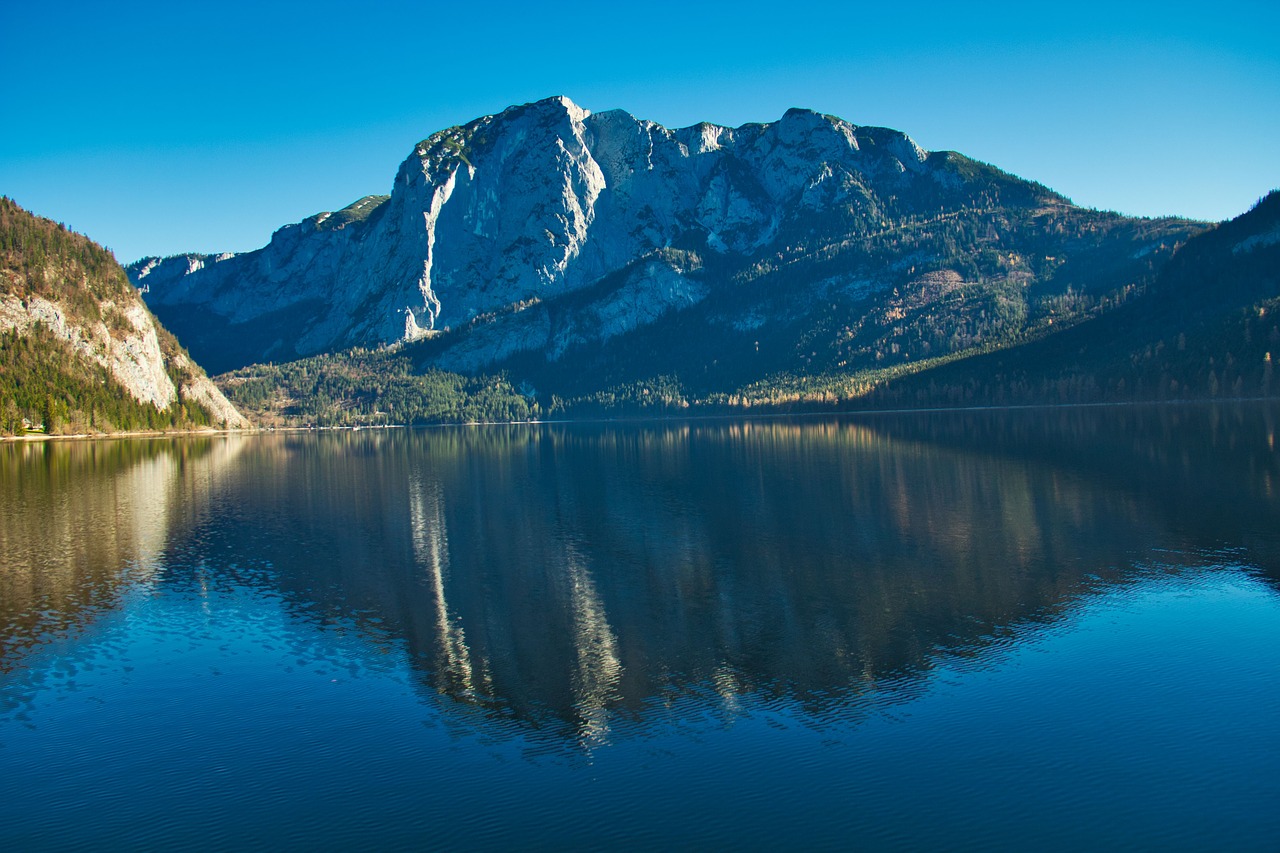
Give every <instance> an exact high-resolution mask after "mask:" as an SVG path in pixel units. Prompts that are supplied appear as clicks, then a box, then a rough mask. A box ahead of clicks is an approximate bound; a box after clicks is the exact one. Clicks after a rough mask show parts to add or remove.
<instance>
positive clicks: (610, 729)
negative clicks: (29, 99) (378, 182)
mask: <svg viewBox="0 0 1280 853" xmlns="http://www.w3.org/2000/svg"><path fill="white" fill-rule="evenodd" d="M1277 414H1280V413H1278V412H1277V410H1276V409H1275V408H1274V407H1269V406H1261V405H1254V406H1239V407H1233V408H1231V407H1222V408H1211V407H1194V408H1185V409H1176V408H1169V407H1156V408H1150V409H1143V408H1134V409H1115V410H1067V411H1058V412H1020V413H1019V412H1004V413H969V414H934V415H915V416H881V417H874V418H870V417H869V418H861V419H856V418H848V419H838V420H837V419H833V420H796V421H756V422H716V421H711V422H696V423H688V424H643V425H626V426H602V425H549V426H530V427H511V428H507V427H500V428H477V429H449V430H431V431H416V432H383V431H376V432H369V431H364V432H359V433H337V434H319V435H317V434H308V435H265V436H248V437H241V438H234V437H233V438H216V439H181V440H165V441H154V442H144V441H132V442H96V443H81V444H73V443H61V444H49V445H44V446H40V445H28V446H13V445H10V446H5V447H0V501H2V506H3V519H2V520H0V555H2V557H0V559H2V562H0V848H3V849H13V850H59V849H73V848H74V849H85V848H92V849H136V848H139V847H152V848H165V849H182V848H199V849H211V848H230V849H272V850H278V849H305V850H314V849H350V848H352V847H357V848H379V849H396V848H400V849H421V848H427V849H510V848H512V847H516V848H533V849H566V848H605V847H608V848H614V847H624V848H655V847H658V848H669V847H678V848H705V847H717V848H727V847H733V848H747V849H776V848H779V847H783V848H797V847H825V848H841V849H848V848H851V847H852V848H859V849H921V848H940V847H941V848H947V849H972V850H992V849H1057V850H1078V849H1081V848H1084V847H1088V846H1094V847H1097V846H1102V847H1104V848H1107V849H1114V848H1137V849H1161V850H1168V849H1190V850H1220V849H1232V850H1276V849H1277V848H1278V847H1280V845H1278V843H1277V840H1276V839H1278V838H1280V726H1277V725H1276V724H1275V721H1276V720H1277V719H1280V677H1277V674H1278V672H1280V667H1278V666H1277V664H1278V663H1280V494H1277V488H1280V458H1278V457H1277V454H1276V452H1275V449H1274V433H1275V428H1276V426H1277V420H1278V418H1277Z"/></svg>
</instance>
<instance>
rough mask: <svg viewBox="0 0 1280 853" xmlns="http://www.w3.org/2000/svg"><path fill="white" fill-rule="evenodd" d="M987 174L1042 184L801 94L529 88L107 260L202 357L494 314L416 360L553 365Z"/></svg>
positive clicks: (316, 347) (981, 185)
mask: <svg viewBox="0 0 1280 853" xmlns="http://www.w3.org/2000/svg"><path fill="white" fill-rule="evenodd" d="M966 162H967V163H971V162H972V161H966ZM993 175H995V176H996V178H998V180H997V183H1000V186H1001V187H1002V188H1003V190H1004V191H1005V193H1006V195H1010V194H1019V193H1020V194H1022V195H1025V196H1027V197H1028V198H1031V197H1033V196H1034V197H1052V198H1054V199H1057V197H1056V196H1052V194H1051V193H1048V192H1047V191H1045V190H1044V189H1043V188H1038V187H1035V186H1034V185H1031V184H1028V183H1026V182H1022V181H1018V180H1017V179H1014V178H1011V177H1010V176H1007V175H1003V174H1002V173H998V172H996V171H995V170H989V169H988V170H987V171H985V172H982V174H981V178H982V179H981V180H975V179H973V176H972V175H971V174H968V173H965V174H962V173H961V171H959V170H958V167H957V165H956V161H955V160H954V158H952V157H948V156H945V155H929V154H927V153H926V152H925V151H923V150H921V149H920V147H919V146H917V145H916V144H915V143H914V142H912V140H911V139H910V138H909V137H907V136H906V135H904V134H902V133H899V132H897V131H893V130H888V129H884V128H868V127H858V126H855V125H852V124H850V123H848V122H845V121H843V120H840V119H837V118H834V117H832V116H825V115H820V114H818V113H815V112H810V111H806V110H791V111H789V112H787V113H786V114H785V115H784V116H783V117H782V118H781V119H779V120H778V121H776V122H773V123H771V124H750V125H744V126H743V127H739V128H726V127H718V126H715V125H710V124H705V123H704V124H699V125H695V126H693V127H687V128H682V129H677V130H671V129H668V128H665V127H662V126H661V125H658V124H655V123H653V122H650V121H644V120H641V119H637V118H635V117H633V116H631V115H629V114H628V113H625V112H622V111H620V110H614V111H610V112H604V113H598V114H590V113H588V112H587V111H586V110H584V109H582V108H580V107H578V106H577V105H576V104H574V103H573V102H572V101H570V100H568V99H567V98H562V97H558V98H549V99H547V100H543V101H539V102H537V103H533V104H526V105H522V106H516V107H511V108H509V109H507V110H505V111H503V112H502V113H500V114H497V115H492V116H485V117H483V118H480V119H477V120H476V121H473V122H471V123H470V124H467V125H465V126H463V127H454V128H450V129H448V130H444V131H441V132H439V133H436V134H434V135H432V136H430V137H429V138H427V139H425V140H423V141H422V142H420V143H418V144H417V145H416V146H414V148H413V151H412V152H411V153H410V155H409V157H408V158H407V159H406V160H405V161H404V163H403V164H402V165H401V166H400V169H399V171H398V173H397V174H396V177H395V181H394V185H393V187H392V189H391V193H390V195H389V196H370V197H367V198H365V199H361V200H360V201H358V202H356V203H355V204H353V205H351V206H350V207H348V208H346V209H344V210H342V211H339V212H337V213H333V214H329V213H324V214H318V215H316V216H313V217H310V218H308V219H307V220H304V221H303V222H301V223H298V224H295V225H289V226H285V227H284V228H281V229H280V230H279V231H277V232H276V233H275V235H273V237H272V239H271V242H270V243H269V244H268V245H267V246H265V247H263V248H262V249H259V250H257V251H254V252H248V253H245V254H240V255H221V256H180V257H175V258H168V259H163V260H162V259H156V258H145V259H143V260H140V261H138V262H136V263H135V264H133V265H132V266H131V267H130V268H129V272H130V276H131V278H132V279H133V281H134V282H135V283H136V284H137V285H139V287H142V288H143V289H144V290H145V292H146V298H147V301H148V302H149V304H150V305H151V306H152V308H153V310H155V311H157V313H158V314H159V315H160V317H161V319H162V320H164V321H165V322H166V324H167V325H169V326H170V328H173V329H174V330H175V331H176V333H177V334H178V335H179V337H180V338H181V339H182V340H183V342H184V343H185V344H186V345H187V346H188V347H189V348H190V350H191V351H192V353H193V354H194V355H195V357H196V358H197V359H198V360H200V361H201V362H202V363H204V364H206V365H208V366H209V367H210V369H211V370H214V371H215V372H216V371H218V370H222V369H227V368H230V367H236V366H240V365H243V364H247V363H251V362H255V361H267V360H285V359H288V358H293V357H297V356H299V355H306V354H311V353H316V352H323V351H332V350H338V349H342V348H345V347H348V346H352V345H379V344H389V343H395V342H399V341H403V340H406V339H409V340H413V339H419V338H424V337H429V336H438V335H439V334H440V333H441V332H442V331H444V330H446V329H454V330H456V329H458V328H459V327H461V326H464V325H468V326H470V327H471V328H474V327H475V326H476V325H478V324H479V325H492V326H494V328H493V329H491V330H489V331H488V332H487V333H486V334H485V335H483V336H481V337H483V338H484V339H485V341H487V342H482V341H477V340H468V341H459V343H458V345H457V346H452V345H450V346H446V347H444V348H443V350H444V351H443V353H442V354H441V355H440V357H439V358H438V359H437V362H438V363H439V364H441V365H442V366H446V367H454V368H461V369H472V368H477V367H480V366H482V365H483V364H485V363H491V362H493V361H496V360H499V359H500V358H502V357H504V356H506V355H509V354H511V353H512V352H522V351H534V352H541V353H543V354H544V355H545V356H546V357H547V358H548V359H551V360H554V359H556V358H559V357H560V356H561V355H562V354H563V353H564V352H565V351H566V350H567V349H569V348H571V347H573V346H578V345H583V344H589V343H592V342H600V341H606V340H609V339H611V338H613V337H616V336H618V335H620V334H623V333H625V332H627V331H630V330H632V329H635V328H637V327H640V326H644V325H647V324H649V323H652V322H654V321H655V320H656V319H658V318H661V317H663V316H664V315H666V314H668V313H671V312H676V311H680V310H683V309H685V308H687V307H689V306H691V305H694V304H697V303H699V302H701V301H702V300H703V299H705V298H706V296H707V295H708V293H709V292H710V288H711V287H714V286H716V285H717V284H723V283H725V282H729V281H731V280H732V278H733V275H734V274H735V271H741V270H742V269H744V268H745V266H746V265H748V264H751V263H754V262H756V261H759V260H760V259H763V258H767V257H770V256H774V255H778V254H779V253H781V252H785V251H787V250H788V249H789V248H793V244H795V243H796V242H797V241H799V240H804V241H806V242H807V243H811V244H814V245H817V244H821V243H823V242H824V241H825V242H829V241H830V240H834V239H838V238H840V237H841V236H843V235H847V234H848V233H850V231H851V230H861V231H863V232H865V231H866V230H867V229H868V228H871V227H873V226H874V227H880V226H881V222H882V216H884V215H886V210H889V209H892V210H893V211H895V212H896V213H898V214H902V213H904V212H911V211H913V210H916V209H919V210H925V209H931V210H937V209H938V207H939V206H943V207H949V208H960V207H964V206H966V205H969V206H972V205H975V204H977V203H978V201H979V199H978V196H979V195H980V194H981V193H982V192H988V193H989V192H990V191H991V188H992V180H993V177H992V176H993ZM569 296H574V298H573V299H571V300H568V301H566V299H565V297H569ZM495 315H498V316H495Z"/></svg>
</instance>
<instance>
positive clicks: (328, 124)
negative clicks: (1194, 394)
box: [0, 0, 1280, 262]
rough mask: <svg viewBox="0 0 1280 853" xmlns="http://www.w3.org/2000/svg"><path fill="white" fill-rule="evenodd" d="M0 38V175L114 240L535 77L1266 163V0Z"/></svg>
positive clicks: (250, 228)
mask: <svg viewBox="0 0 1280 853" xmlns="http://www.w3.org/2000/svg"><path fill="white" fill-rule="evenodd" d="M0 56H3V57H4V60H5V62H4V65H5V69H6V73H5V77H6V83H5V85H4V86H3V88H2V89H0V193H3V194H5V195H8V196H10V197H12V198H13V199H15V200H16V201H17V202H18V203H19V204H22V205H23V206H25V207H27V208H28V209H30V210H32V211H33V212H35V213H38V214H40V215H43V216H48V217H50V218H52V219H56V220H59V221H62V222H65V223H66V224H67V225H68V226H70V227H72V228H74V229H76V230H78V231H83V232H85V233H87V234H88V235H89V236H91V237H93V238H94V239H96V240H98V241H99V242H101V243H104V244H105V245H107V246H109V247H111V248H112V249H113V250H115V252H116V255H117V257H118V258H119V259H120V260H121V261H125V262H127V261H131V260H134V259H136V258H138V257H140V256H142V255H146V254H172V253H176V252H180V251H210V252H211V251H244V250H248V249H253V248H257V247H258V246H261V245H263V244H264V243H265V242H266V241H267V240H268V239H269V237H270V235H271V232H272V231H273V230H275V228H277V227H279V226H280V225H283V224H285V223H288V222H296V221H298V220H299V219H301V218H303V217H305V216H308V215H310V214H312V213H315V212H318V211H322V210H333V209H337V208H339V207H342V206H344V205H346V204H348V203H350V202H351V201H354V200H355V199H356V198H358V197H360V196H362V195H366V194H369V193H381V192H388V191H389V190H390V186H391V181H392V178H393V177H394V175H395V171H396V168H397V166H398V165H399V163H400V161H401V160H402V159H403V158H404V157H405V156H406V155H407V154H408V153H409V151H410V149H411V147H412V146H413V144H414V143H415V142H416V141H418V140H419V139H421V138H423V137H425V136H427V135H429V134H430V133H432V132H433V131H435V130H438V129H440V128H443V127H447V126H449V125H453V124H458V123H461V122H465V121H469V120H470V119H472V118H476V117H478V116H480V115H484V114H486V113H492V112H497V111H499V110H501V109H503V108H504V107H506V106H508V105H510V104H514V103H523V102H527V101H531V100H536V99H538V98H542V97H546V96H549V95H557V94H564V95H568V96H569V97H570V98H572V99H573V100H575V101H576V102H577V103H578V104H580V105H581V106H583V107H585V108H587V109H589V110H593V111H601V110H606V109H612V108H615V107H620V108H622V109H626V110H628V111H629V112H631V113H633V114H635V115H637V116H640V117H642V118H648V119H652V120H654V121H657V122H660V123H662V124H665V125H668V126H672V127H677V126H683V125H687V124H692V123H694V122H697V121H702V120H706V121H712V122H716V123H719V124H728V125H738V124H742V123H744V122H748V121H771V120H773V119H776V118H778V117H779V116H780V115H782V113H783V112H784V111H785V110H786V109H787V108H788V107H791V106H803V107H810V108H813V109H817V110H820V111H822V112H827V113H834V114H836V115H839V116H841V117H843V118H845V119H848V120H849V121H852V122H854V123H857V124H874V125H884V126H888V127H894V128H897V129H899V130H903V131H906V132H907V133H909V134H911V135H912V136H913V137H914V138H915V139H916V141H917V142H919V143H920V144H921V145H922V146H924V147H925V148H928V149H952V150H956V151H962V152H964V153H966V154H968V155H970V156H972V157H976V158H978V159H981V160H985V161H988V162H991V163H994V164H996V165H997V166H1000V167H1001V168H1004V169H1006V170H1008V171H1011V172H1014V173H1016V174H1019V175H1022V176H1024V177H1027V178H1032V179H1034V180H1037V181H1040V182H1041V183H1044V184H1047V185H1048V186H1050V187H1052V188H1054V189H1056V190H1058V191H1059V192H1062V193H1064V194H1066V195H1067V196H1069V197H1071V198H1072V199H1073V200H1075V201H1076V202H1077V203H1078V204H1083V205H1086V206H1091V207H1098V208H1105V209H1111V210H1118V211H1121V212H1123V213H1130V214H1139V215H1160V214H1179V215H1184V216H1190V217H1196V218H1202V219H1211V220H1213V219H1223V218H1227V217H1230V216H1233V215H1236V214H1238V213H1240V212H1242V211H1244V210H1245V209H1246V208H1248V207H1249V205H1251V204H1252V203H1253V202H1254V201H1255V200H1256V199H1257V198H1258V197H1259V196H1261V195H1262V194H1264V193H1265V192H1266V191H1268V190H1270V189H1272V188H1276V187H1280V2H1276V0H1266V2H1232V0H1219V1H1218V2H1210V3H1206V2H1195V3H1188V2H1181V0H1170V2H1164V3H1125V2H1122V0H1110V2H1095V0H1082V2H1072V3H1060V2H1051V3H1034V2H1019V3H973V2H970V3H964V2H949V3H934V2H930V0H917V1H916V2H875V3H858V2H806V1H805V0H791V2H773V3H768V4H763V3H756V2H748V0H740V2H733V3H697V2H695V0H684V1H683V2H666V0H652V2H645V3H637V4H609V3H602V2H590V3H585V2H576V0H574V1H573V2H570V1H569V0H566V1H565V2H558V3H547V4H538V3H532V2H531V3H510V4H508V3H504V2H490V3H477V4H469V3H456V2H455V3H431V2H420V3H407V2H387V3H379V2H376V0H370V2H365V3H353V2H343V3H336V2H328V0H314V1H313V2H307V3H296V2H289V3H273V2H270V0H257V2H252V3H241V2H236V0H229V1H228V0H224V2H218V3H201V2H185V3H176V2H164V3H141V2H140V3H130V2H127V0H126V2H116V3H104V2H93V3H79V2H62V3H37V2H21V0H0Z"/></svg>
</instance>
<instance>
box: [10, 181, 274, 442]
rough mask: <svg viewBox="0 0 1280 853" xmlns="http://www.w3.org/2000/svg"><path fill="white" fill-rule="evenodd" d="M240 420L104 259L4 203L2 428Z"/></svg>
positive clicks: (109, 427)
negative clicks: (25, 425) (25, 424)
mask: <svg viewBox="0 0 1280 853" xmlns="http://www.w3.org/2000/svg"><path fill="white" fill-rule="evenodd" d="M24 419H25V420H26V422H27V423H28V424H31V425H43V427H44V429H45V431H46V432H50V433H52V432H88V431H93V432H116V431H122V430H133V429H156V428H167V427H195V426H204V425H221V426H228V427H234V428H241V427H246V426H248V425H249V424H248V421H246V420H245V418H244V417H243V416H242V415H241V414H240V413H239V412H238V411H237V410H236V408H235V407H234V406H233V405H231V403H230V402H228V401H227V399H226V397H224V396H223V394H222V392H221V391H219V390H218V388H217V387H216V386H215V385H214V384H213V383H212V382H211V381H209V378H208V377H207V376H206V375H205V373H204V371H203V370H202V369H201V368H200V367H199V366H198V365H197V364H196V363H195V362H193V361H192V360H191V358H190V356H189V355H188V354H187V353H186V352H185V351H184V350H183V349H182V347H181V346H179V345H178V342H177V341H176V340H175V339H174V337H173V336H172V335H171V334H169V333H168V332H167V331H165V330H164V329H163V328H162V327H161V326H160V325H159V324H158V323H157V322H156V321H155V318H154V317H153V316H152V315H151V312H150V311H148V310H147V308H146V306H145V305H144V304H143V302H142V299H141V298H140V297H139V295H138V292H137V291H136V290H135V289H134V288H133V287H132V286H130V284H129V281H128V278H127V277H126V275H125V272H124V270H122V269H121V268H120V266H119V265H118V264H117V263H116V262H115V258H113V257H112V255H111V253H110V252H108V251H107V250H105V249H103V248H102V247H101V246H98V245H97V244H95V243H93V242H92V241H90V240H89V239H88V238H86V237H84V236H82V235H79V234H75V233H73V232H70V231H68V230H67V229H66V228H65V227H63V226H61V225H58V224H56V223H54V222H51V221H49V220H47V219H43V218H40V217H37V216H33V215H32V214H30V213H28V212H27V211H25V210H23V209H22V208H21V207H19V206H18V205H17V204H15V203H14V202H12V201H11V200H9V199H8V198H2V197H0V432H4V433H9V434H13V433H16V432H21V431H23V429H24V424H23V420H24Z"/></svg>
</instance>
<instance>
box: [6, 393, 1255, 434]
mask: <svg viewBox="0 0 1280 853" xmlns="http://www.w3.org/2000/svg"><path fill="white" fill-rule="evenodd" d="M1267 402H1272V403H1275V402H1280V396H1270V397H1229V398H1223V399H1217V400H1204V399H1187V400H1127V401H1112V402H1098V403H1025V404H1020V405H1008V406H932V407H928V406H926V407H920V408H897V409H837V410H834V411H820V412H813V411H810V412H750V411H742V412H719V413H710V412H708V413H705V414H691V413H690V414H663V415H658V414H654V415H620V416H616V417H608V416H598V417H587V418H552V419H546V420H543V419H537V420H528V421H467V422H463V423H432V424H356V425H352V426H281V427H246V428H244V429H214V428H211V427H202V428H200V429H188V430H147V431H135V432H111V433H78V434H75V435H44V434H43V433H28V434H26V435H0V443H9V442H12V443H17V442H32V443H39V442H48V441H101V440H118V439H141V438H146V439H152V438H191V437H196V436H209V437H212V436H220V435H221V436H232V435H263V434H265V433H275V432H288V433H297V432H344V431H345V432H360V431H362V430H390V429H397V430H399V429H406V430H409V429H445V428H449V427H491V426H544V425H549V424H556V425H564V424H633V423H662V422H676V421H711V420H776V419H781V418H822V417H850V416H873V415H928V414H946V413H962V412H1019V411H1031V410H1051V409H1064V410H1066V409H1105V408H1129V407H1134V406H1205V405H1238V404H1241V403H1267Z"/></svg>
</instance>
